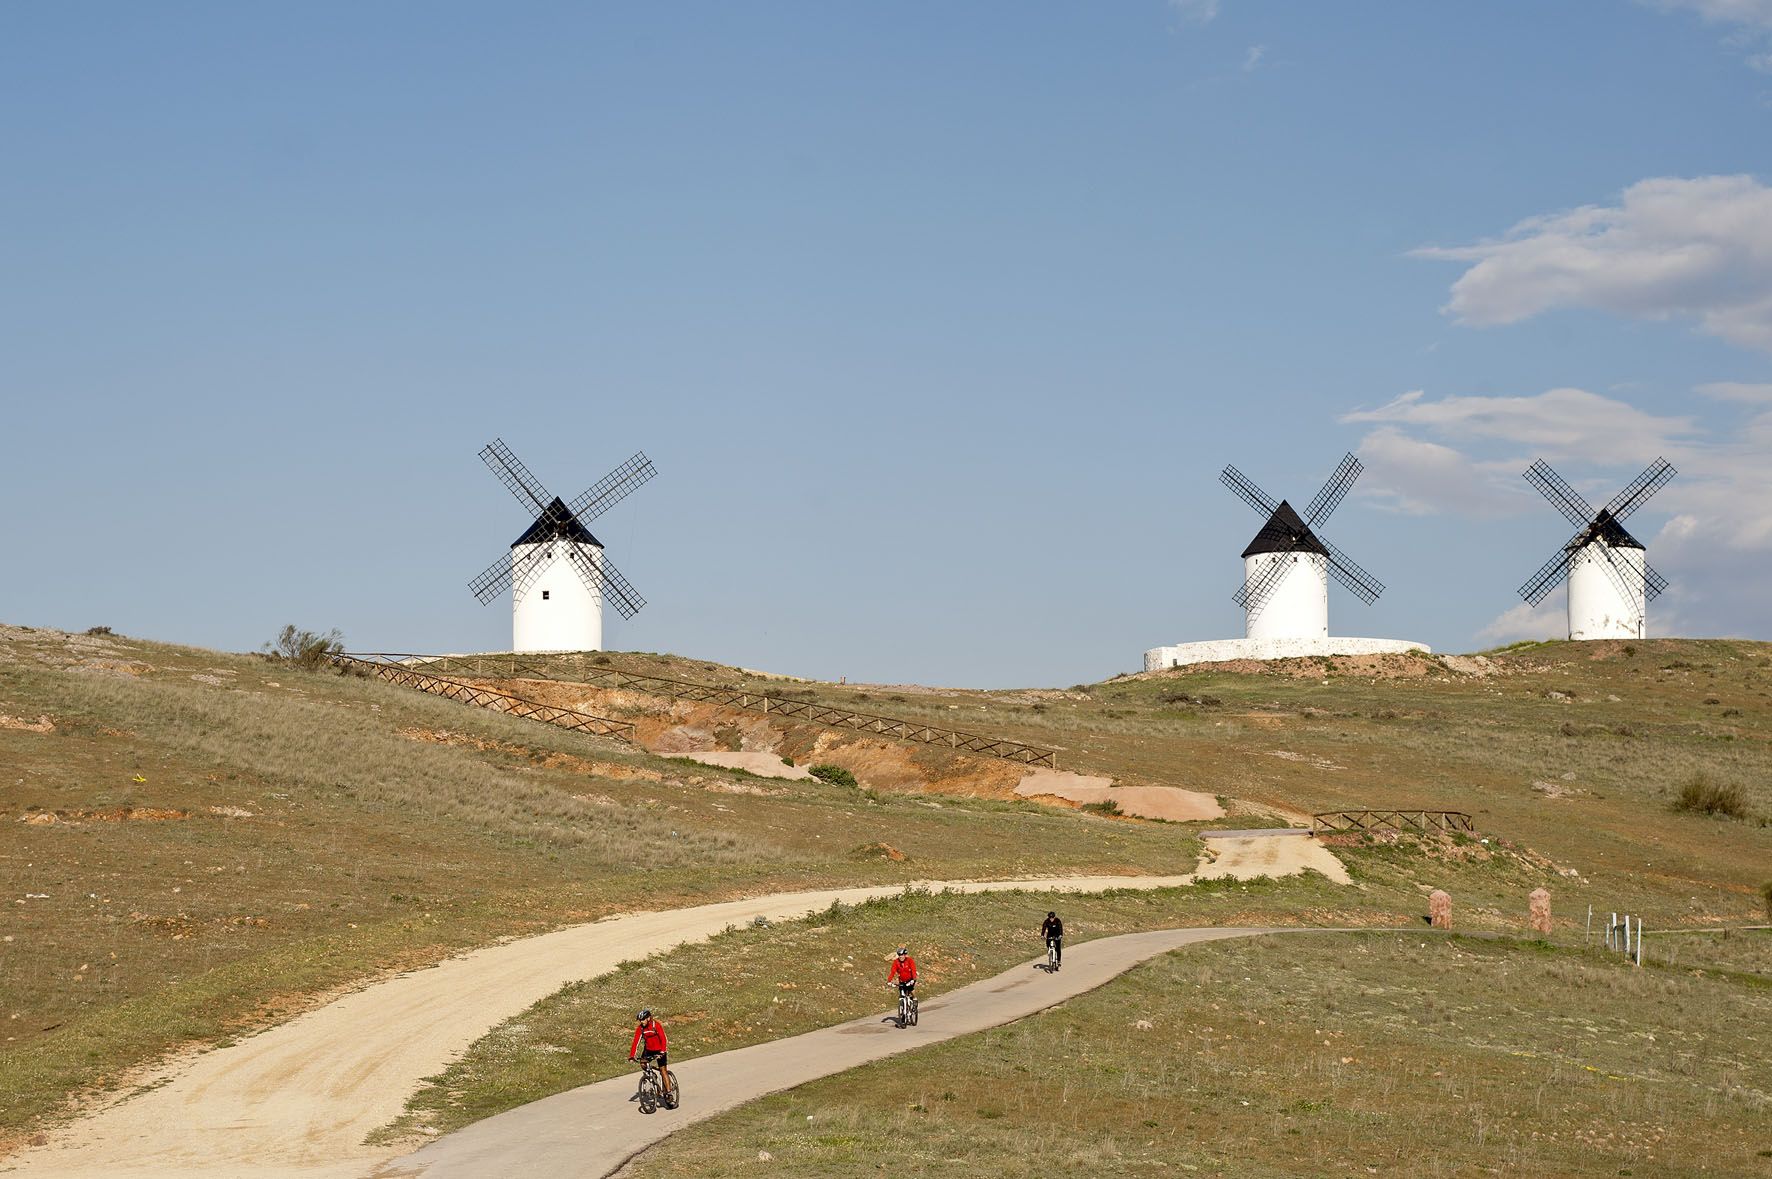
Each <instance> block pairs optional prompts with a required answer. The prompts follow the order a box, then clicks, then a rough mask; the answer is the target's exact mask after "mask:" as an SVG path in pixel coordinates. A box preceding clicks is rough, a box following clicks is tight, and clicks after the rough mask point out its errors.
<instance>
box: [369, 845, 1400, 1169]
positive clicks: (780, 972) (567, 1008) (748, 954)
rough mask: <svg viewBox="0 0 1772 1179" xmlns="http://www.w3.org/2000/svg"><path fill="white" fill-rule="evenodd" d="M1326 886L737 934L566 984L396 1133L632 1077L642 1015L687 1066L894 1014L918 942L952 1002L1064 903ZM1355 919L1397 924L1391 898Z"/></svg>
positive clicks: (1148, 911) (1288, 905) (469, 1061)
mask: <svg viewBox="0 0 1772 1179" xmlns="http://www.w3.org/2000/svg"><path fill="white" fill-rule="evenodd" d="M1339 891H1340V890H1338V889H1337V888H1336V887H1335V886H1333V885H1331V884H1329V883H1328V882H1327V881H1325V880H1323V879H1322V878H1321V877H1317V876H1314V875H1313V876H1311V877H1308V878H1298V879H1291V880H1285V881H1267V880H1263V881H1257V882H1251V883H1246V884H1239V883H1236V882H1214V883H1212V884H1211V885H1204V886H1195V887H1190V888H1181V889H1168V890H1162V891H1156V892H1126V893H1112V894H1107V895H1103V896H1060V895H1056V894H1049V893H993V894H987V895H958V894H952V893H940V894H934V895H932V894H930V893H929V892H927V891H907V892H906V893H905V894H903V895H901V896H898V897H894V898H890V899H887V900H880V901H872V902H869V903H866V904H862V905H854V906H833V907H832V908H831V909H829V910H827V911H826V912H824V913H822V914H820V915H818V916H816V917H813V918H809V919H807V920H804V921H792V922H781V923H777V924H774V925H772V926H769V927H764V928H756V927H744V928H735V929H730V930H728V931H727V932H726V933H724V934H723V935H721V936H718V937H715V938H713V939H712V940H710V941H708V942H705V943H701V944H697V945H690V946H685V947H681V948H679V949H676V950H672V951H670V952H668V953H665V954H660V955H656V956H654V957H652V958H648V959H646V960H644V961H639V962H629V963H624V964H623V965H622V967H621V968H619V969H618V970H617V971H616V972H615V974H614V975H612V976H609V977H604V978H598V979H594V980H591V981H587V982H584V983H578V984H574V985H572V986H569V987H566V988H564V989H562V990H561V991H559V992H558V993H556V994H555V995H553V996H550V997H549V998H548V999H546V1000H544V1001H542V1002H541V1003H538V1004H536V1005H535V1006H534V1007H532V1008H530V1009H529V1010H528V1011H525V1012H524V1013H522V1014H521V1015H519V1016H517V1017H515V1018H513V1019H511V1020H509V1021H507V1022H506V1023H505V1024H503V1025H502V1026H500V1027H499V1028H498V1029H496V1030H494V1031H493V1032H492V1033H490V1034H489V1035H487V1036H486V1037H485V1038H483V1039H482V1040H480V1041H479V1042H478V1043H476V1044H475V1045H474V1046H473V1048H472V1049H470V1050H469V1052H468V1053H467V1054H466V1055H465V1056H464V1057H463V1058H462V1059H461V1060H460V1061H458V1062H456V1063H455V1064H453V1065H451V1066H450V1067H449V1068H448V1069H447V1070H446V1071H444V1072H443V1073H441V1074H440V1075H438V1076H436V1077H433V1078H431V1079H430V1080H429V1082H428V1083H427V1084H426V1086H425V1088H424V1089H423V1090H421V1091H420V1093H419V1094H418V1095H417V1096H416V1097H415V1098H414V1099H413V1102H412V1104H411V1112H410V1113H409V1114H408V1116H406V1117H405V1118H403V1119H402V1120H401V1121H400V1122H399V1123H397V1125H396V1126H395V1127H394V1128H393V1129H392V1130H391V1131H390V1134H389V1136H390V1137H397V1136H400V1135H403V1134H405V1133H407V1132H410V1131H412V1130H413V1129H414V1128H416V1127H424V1128H426V1130H427V1131H440V1132H447V1131H449V1130H453V1129H457V1128H459V1127H461V1126H464V1125H467V1124H468V1123H470V1122H474V1121H477V1120H479V1119H481V1118H483V1117H487V1116H489V1115H491V1114H494V1113H498V1112H500V1111H502V1110H506V1109H510V1108H512V1107H514V1106H516V1105H520V1104H523V1103H525V1102H528V1101H533V1100H536V1099H538V1098H541V1097H545V1096H547V1095H548V1094H550V1093H557V1092H560V1091H562V1090H565V1089H570V1088H574V1087H576V1086H578V1085H582V1084H587V1083H589V1082H591V1081H595V1080H599V1079H601V1078H604V1077H608V1076H614V1075H616V1074H618V1073H621V1072H623V1071H624V1070H627V1069H628V1068H629V1067H630V1066H629V1065H628V1064H627V1062H626V1052H627V1043H628V1040H627V1037H629V1036H630V1035H631V1034H632V1032H633V1012H634V1010H635V1009H636V1008H638V1007H642V1006H645V1007H651V1008H653V1009H654V1010H655V1011H657V1012H658V1014H659V1018H660V1019H661V1020H663V1021H664V1023H665V1025H666V1027H667V1028H668V1030H669V1032H670V1036H671V1052H672V1059H673V1061H678V1060H688V1059H692V1058H695V1057H700V1056H707V1055H710V1054H712V1053H715V1052H723V1051H726V1050H727V1049H731V1048H738V1047H743V1046H745V1045H747V1044H755V1043H760V1042H764V1041H768V1040H775V1039H779V1038H782V1037H784V1036H791V1035H797V1034H799V1033H800V1032H805V1031H810V1030H812V1029H814V1028H820V1027H826V1026H829V1025H830V1024H833V1023H838V1022H841V1021H843V1020H846V1019H852V1018H855V1017H857V1016H860V1015H865V1014H867V1013H868V1012H870V1011H874V1010H877V1009H878V1010H885V1009H886V1008H888V1007H889V1006H890V1005H891V995H890V992H889V991H888V990H887V989H886V987H885V985H884V981H883V980H884V978H885V974H886V962H887V956H888V955H889V954H890V953H891V951H892V949H893V947H895V946H898V945H900V944H906V945H910V946H911V947H913V952H914V953H915V955H916V958H917V962H918V966H919V969H920V972H921V976H922V983H921V985H922V987H923V988H925V989H926V990H927V991H929V992H930V993H939V992H942V991H948V990H952V989H954V988H956V987H960V986H964V985H966V984H967V983H970V982H975V981H977V980H978V979H981V978H986V977H989V976H991V975H993V974H996V973H998V972H1000V971H1002V970H1004V969H1006V968H1007V967H1009V966H1010V965H1012V964H1014V963H1017V962H1021V961H1025V960H1027V959H1030V958H1033V957H1035V956H1036V955H1037V954H1038V953H1039V952H1040V950H1041V942H1040V939H1039V923H1040V919H1041V918H1043V917H1044V916H1045V914H1046V912H1047V911H1048V910H1050V909H1057V910H1058V911H1060V912H1062V913H1063V914H1064V917H1065V928H1066V931H1067V934H1068V936H1069V944H1070V946H1071V947H1073V948H1074V947H1076V946H1079V945H1082V944H1085V943H1086V942H1087V941H1088V940H1089V939H1092V938H1096V937H1102V936H1106V935H1109V934H1114V933H1124V932H1129V931H1132V930H1138V929H1162V928H1170V927H1173V926H1177V925H1208V924H1215V923H1237V924H1241V923H1245V922H1265V923H1270V924H1285V923H1289V922H1292V921H1296V920H1298V919H1299V917H1300V915H1301V914H1308V915H1312V916H1316V915H1321V914H1323V913H1324V912H1325V910H1326V908H1327V906H1329V905H1332V904H1334V903H1335V902H1336V901H1337V900H1338V899H1339V898H1338V896H1337V894H1338V892H1339ZM1340 917H1341V918H1342V919H1343V920H1351V921H1354V922H1356V923H1357V922H1385V921H1391V920H1394V918H1393V917H1392V915H1391V914H1390V913H1389V912H1387V911H1385V910H1384V908H1383V907H1382V906H1381V905H1374V906H1373V907H1372V908H1370V909H1367V910H1364V911H1362V912H1359V913H1345V912H1344V913H1341V914H1340Z"/></svg>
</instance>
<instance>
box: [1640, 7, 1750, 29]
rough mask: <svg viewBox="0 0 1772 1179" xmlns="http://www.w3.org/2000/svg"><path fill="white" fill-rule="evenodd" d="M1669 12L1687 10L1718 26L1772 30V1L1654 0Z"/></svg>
mask: <svg viewBox="0 0 1772 1179" xmlns="http://www.w3.org/2000/svg"><path fill="white" fill-rule="evenodd" d="M1653 3H1654V5H1655V7H1657V8H1660V9H1663V10H1664V11H1668V12H1675V11H1679V10H1681V9H1685V10H1687V11H1689V12H1696V13H1697V14H1698V15H1699V16H1700V17H1702V18H1703V19H1704V20H1706V21H1708V22H1710V23H1711V24H1718V25H1749V26H1754V27H1758V28H1762V29H1772V0H1653Z"/></svg>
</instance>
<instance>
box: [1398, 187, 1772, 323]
mask: <svg viewBox="0 0 1772 1179" xmlns="http://www.w3.org/2000/svg"><path fill="white" fill-rule="evenodd" d="M1413 253H1414V256H1415V257H1420V258H1432V259H1440V260H1447V261H1455V262H1470V263H1473V265H1472V266H1471V267H1470V268H1469V269H1468V270H1466V271H1465V272H1464V273H1463V274H1462V275H1460V276H1459V278H1458V280H1457V281H1456V282H1454V283H1453V284H1452V298H1451V301H1450V302H1449V303H1448V304H1447V306H1446V310H1447V311H1449V312H1451V313H1452V314H1454V315H1455V316H1457V317H1458V319H1459V320H1461V321H1462V322H1465V323H1471V324H1479V325H1492V324H1507V323H1516V322H1518V321H1520V320H1522V319H1527V318H1530V317H1531V316H1534V315H1538V314H1540V313H1541V312H1545V311H1550V310H1554V309H1557V308H1566V307H1591V308H1596V309H1599V310H1602V311H1609V312H1612V313H1614V314H1618V315H1626V316H1631V317H1634V318H1639V319H1671V318H1676V317H1691V318H1695V319H1696V320H1697V321H1698V323H1699V325H1700V326H1701V327H1702V329H1703V330H1704V331H1706V332H1708V333H1710V334H1712V335H1715V336H1721V337H1722V338H1723V339H1726V340H1729V341H1731V342H1732V343H1735V344H1739V345H1742V346H1744V347H1750V348H1757V349H1764V350H1767V351H1772V189H1769V188H1767V187H1765V186H1764V185H1762V184H1760V183H1759V182H1758V181H1757V180H1755V179H1754V178H1753V177H1751V176H1701V177H1697V178H1695V179H1689V180H1687V179H1680V178H1676V177H1663V178H1657V179H1652V180H1643V181H1639V182H1638V183H1636V184H1633V185H1631V186H1630V187H1629V188H1627V189H1626V190H1625V191H1624V195H1623V198H1622V200H1621V201H1620V203H1619V204H1618V205H1616V206H1602V205H1584V206H1582V207H1581V208H1578V209H1573V210H1570V211H1567V212H1563V213H1553V214H1549V215H1546V216H1541V217H1533V218H1529V219H1528V220H1525V221H1522V222H1520V223H1519V224H1518V225H1515V226H1514V227H1513V228H1512V229H1510V230H1509V231H1508V232H1507V233H1506V234H1504V235H1503V236H1502V237H1500V238H1498V239H1494V240H1491V241H1486V242H1478V243H1476V244H1475V245H1469V246H1455V247H1425V248H1422V249H1419V250H1415V251H1414V252H1413Z"/></svg>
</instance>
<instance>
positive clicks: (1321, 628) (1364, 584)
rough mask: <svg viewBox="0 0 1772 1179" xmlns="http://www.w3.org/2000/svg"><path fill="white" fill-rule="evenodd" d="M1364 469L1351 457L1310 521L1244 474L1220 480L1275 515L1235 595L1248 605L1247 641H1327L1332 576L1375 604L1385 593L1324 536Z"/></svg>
mask: <svg viewBox="0 0 1772 1179" xmlns="http://www.w3.org/2000/svg"><path fill="white" fill-rule="evenodd" d="M1364 469H1365V467H1364V466H1363V465H1362V464H1361V462H1360V460H1359V459H1357V458H1355V457H1354V456H1353V455H1351V454H1350V455H1346V456H1345V457H1343V458H1342V460H1341V465H1340V466H1338V467H1336V468H1335V473H1334V474H1332V475H1330V476H1329V481H1328V482H1327V483H1325V484H1323V487H1322V490H1320V491H1318V492H1317V494H1316V495H1315V496H1313V497H1312V499H1311V502H1310V504H1309V505H1308V506H1307V507H1306V508H1305V513H1304V515H1303V516H1302V517H1300V516H1299V514H1298V512H1297V511H1296V510H1294V508H1293V507H1292V505H1291V504H1290V503H1288V502H1286V501H1285V500H1280V501H1279V502H1278V503H1276V502H1274V498H1273V497H1272V496H1271V495H1269V494H1268V493H1267V492H1265V491H1263V490H1262V489H1261V488H1259V487H1257V486H1256V485H1255V483H1254V482H1253V481H1252V480H1250V478H1249V477H1248V476H1247V475H1245V474H1243V472H1241V471H1239V470H1237V468H1235V467H1226V468H1225V469H1224V470H1223V471H1222V472H1221V473H1220V474H1219V476H1218V478H1219V481H1220V482H1222V483H1223V484H1224V485H1225V486H1226V487H1228V488H1230V489H1231V490H1232V491H1234V492H1236V494H1237V495H1238V496H1239V497H1241V498H1242V499H1243V500H1244V502H1246V503H1247V504H1248V505H1249V506H1250V507H1252V508H1254V509H1255V510H1256V511H1258V512H1260V513H1261V514H1262V515H1264V516H1266V517H1267V519H1266V522H1264V523H1263V524H1262V526H1261V531H1259V532H1257V533H1256V534H1255V539H1254V540H1252V541H1250V542H1249V547H1248V548H1246V549H1244V550H1243V585H1242V588H1240V589H1239V590H1237V592H1236V594H1235V595H1233V596H1234V598H1235V600H1236V603H1237V605H1239V606H1241V607H1243V635H1244V637H1245V638H1248V639H1327V638H1328V637H1329V578H1330V577H1331V576H1333V577H1334V578H1335V580H1337V581H1339V582H1341V584H1343V585H1345V586H1346V587H1347V588H1348V589H1350V590H1352V591H1353V592H1354V594H1355V595H1356V596H1358V597H1359V598H1360V600H1361V601H1363V602H1366V603H1368V604H1370V603H1372V602H1374V601H1377V600H1378V595H1379V594H1382V593H1383V592H1384V585H1383V584H1382V583H1381V582H1379V580H1378V579H1377V578H1375V577H1373V576H1372V575H1371V574H1370V573H1368V572H1366V571H1365V570H1364V569H1362V568H1360V567H1359V566H1358V565H1356V564H1354V563H1353V561H1352V560H1350V559H1349V558H1348V556H1347V554H1346V553H1343V552H1342V551H1341V550H1340V549H1338V548H1336V547H1335V546H1334V545H1332V544H1330V543H1329V542H1328V541H1327V540H1325V539H1323V536H1322V534H1321V533H1319V532H1318V531H1317V529H1318V528H1320V527H1321V526H1322V524H1323V521H1325V520H1327V519H1328V518H1329V514H1330V513H1331V512H1333V511H1334V510H1335V508H1336V506H1337V505H1339V504H1340V503H1341V501H1342V499H1343V498H1344V497H1345V496H1346V495H1347V493H1348V491H1349V489H1351V488H1352V487H1353V485H1354V480H1355V479H1358V478H1359V477H1360V472H1361V471H1362V470H1364Z"/></svg>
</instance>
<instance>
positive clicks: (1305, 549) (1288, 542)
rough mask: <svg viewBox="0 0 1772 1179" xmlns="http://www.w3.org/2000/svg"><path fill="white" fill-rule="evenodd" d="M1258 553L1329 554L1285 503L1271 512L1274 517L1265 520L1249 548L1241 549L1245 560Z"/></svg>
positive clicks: (1315, 535)
mask: <svg viewBox="0 0 1772 1179" xmlns="http://www.w3.org/2000/svg"><path fill="white" fill-rule="evenodd" d="M1257 553H1321V554H1322V555H1323V556H1325V557H1326V556H1328V555H1329V550H1328V549H1327V548H1325V547H1323V542H1322V541H1320V540H1318V539H1317V534H1316V533H1314V532H1312V531H1311V529H1310V525H1308V524H1306V523H1305V522H1304V520H1303V519H1302V518H1300V516H1299V514H1298V513H1297V512H1295V511H1293V509H1292V505H1291V504H1289V503H1287V502H1286V501H1285V500H1281V501H1280V506H1279V507H1277V508H1275V509H1274V514H1273V515H1271V516H1269V517H1268V518H1267V523H1266V524H1263V525H1262V526H1261V531H1260V532H1257V533H1256V534H1255V539H1254V540H1252V541H1250V542H1249V547H1248V548H1246V549H1244V550H1243V555H1244V556H1245V557H1253V556H1255V555H1256V554H1257Z"/></svg>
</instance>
